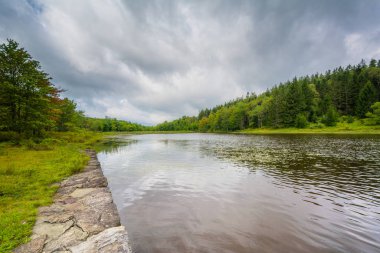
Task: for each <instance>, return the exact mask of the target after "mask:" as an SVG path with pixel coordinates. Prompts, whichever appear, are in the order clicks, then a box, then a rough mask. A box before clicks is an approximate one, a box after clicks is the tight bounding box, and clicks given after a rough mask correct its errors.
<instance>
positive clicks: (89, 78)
mask: <svg viewBox="0 0 380 253" xmlns="http://www.w3.org/2000/svg"><path fill="white" fill-rule="evenodd" d="M6 38H13V39H15V40H17V41H18V42H19V43H20V44H21V45H22V46H23V47H25V48H26V49H27V50H28V51H29V52H30V53H31V54H32V56H33V57H34V58H36V59H37V60H39V61H40V62H41V64H42V67H43V69H44V70H45V71H46V72H48V73H49V74H50V75H51V77H53V82H54V83H55V84H56V85H57V86H59V87H61V88H63V89H65V90H67V92H65V94H64V95H65V96H67V97H69V98H71V99H74V100H75V101H77V103H78V105H79V108H80V109H82V110H84V111H85V112H86V114H87V115H89V116H95V117H104V116H109V117H117V118H119V119H126V120H130V121H134V122H139V123H143V124H156V123H159V122H162V121H164V120H172V119H174V118H177V117H179V116H181V115H196V114H197V113H198V111H199V110H200V109H202V108H205V107H212V106H214V105H217V104H220V103H224V102H225V101H227V100H230V99H233V98H235V97H238V96H241V95H243V94H245V93H246V92H247V91H249V92H251V91H254V92H256V93H260V92H262V91H265V90H266V89H267V88H269V87H272V86H273V85H275V84H277V83H279V82H282V81H286V80H288V79H291V78H293V77H294V76H296V75H297V76H300V75H306V74H313V73H315V72H324V71H325V70H327V69H330V68H334V67H336V66H339V65H347V64H357V63H358V62H359V61H360V60H361V59H362V58H364V59H366V60H369V59H370V58H376V59H380V43H379V42H380V1H373V0H361V1H357V0H351V1H350V0H335V1H332V0H325V1H322V0H319V1H305V0H297V1H296V0H287V1H283V0H272V1H268V0H261V1H236V0H231V1H211V0H210V1H185V0H184V1H170V0H163V1H133V0H131V1H121V0H113V1H111V0H89V1H84V0H81V1H78V0H65V1H62V0H38V1H37V0H12V1H7V0H0V42H4V41H5V40H6Z"/></svg>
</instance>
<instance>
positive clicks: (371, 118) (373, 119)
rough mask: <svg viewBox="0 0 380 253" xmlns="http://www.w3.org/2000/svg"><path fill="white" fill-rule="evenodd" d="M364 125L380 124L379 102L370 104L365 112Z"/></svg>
mask: <svg viewBox="0 0 380 253" xmlns="http://www.w3.org/2000/svg"><path fill="white" fill-rule="evenodd" d="M366 116H367V117H368V119H366V121H365V123H366V125H380V102H376V103H374V104H373V105H371V111H370V112H368V113H367V114H366Z"/></svg>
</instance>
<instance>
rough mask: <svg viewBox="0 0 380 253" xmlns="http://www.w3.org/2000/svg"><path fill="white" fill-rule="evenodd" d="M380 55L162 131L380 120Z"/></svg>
mask: <svg viewBox="0 0 380 253" xmlns="http://www.w3.org/2000/svg"><path fill="white" fill-rule="evenodd" d="M379 101H380V60H378V61H376V60H374V59H372V60H371V61H370V62H369V64H366V62H365V61H364V60H362V61H361V62H360V63H359V64H357V65H348V66H347V67H345V68H343V67H338V68H336V69H334V70H332V71H331V70H328V71H326V72H325V73H324V74H319V73H317V74H314V75H311V76H304V77H300V78H297V77H295V78H294V79H293V80H291V81H287V82H285V83H280V84H278V85H275V86H274V87H273V88H271V89H268V90H267V91H266V92H264V93H262V94H260V95H256V94H255V93H247V94H246V96H243V97H240V98H237V99H235V100H232V101H229V102H226V103H225V104H223V105H218V106H215V107H213V108H210V109H209V108H206V109H203V110H201V111H200V112H199V114H198V116H194V117H188V116H184V117H182V118H180V119H177V120H174V121H171V122H164V123H161V124H159V125H157V126H156V129H157V130H161V131H176V130H189V131H201V132H214V131H237V130H244V129H257V128H274V129H278V128H290V127H295V128H306V127H309V128H324V127H331V126H335V125H336V124H337V122H347V123H352V122H354V121H358V122H359V123H360V124H363V125H379V124H380V102H379Z"/></svg>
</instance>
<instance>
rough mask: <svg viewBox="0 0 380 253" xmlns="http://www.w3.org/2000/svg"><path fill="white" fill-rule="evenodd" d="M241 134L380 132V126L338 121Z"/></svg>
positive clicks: (257, 130)
mask: <svg viewBox="0 0 380 253" xmlns="http://www.w3.org/2000/svg"><path fill="white" fill-rule="evenodd" d="M234 133H241V134H380V126H366V125H363V124H362V123H361V122H360V121H355V122H353V123H347V122H338V124H337V125H336V126H333V127H326V126H323V125H322V126H321V125H319V124H311V125H309V126H308V127H307V128H255V129H245V130H241V131H236V132H234Z"/></svg>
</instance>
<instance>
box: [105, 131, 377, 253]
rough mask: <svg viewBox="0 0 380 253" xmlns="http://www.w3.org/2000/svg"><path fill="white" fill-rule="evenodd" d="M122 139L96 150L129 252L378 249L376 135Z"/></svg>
mask: <svg viewBox="0 0 380 253" xmlns="http://www.w3.org/2000/svg"><path fill="white" fill-rule="evenodd" d="M121 142H124V144H123V145H121V146H118V148H115V147H116V146H117V145H116V146H115V145H114V147H113V148H112V149H109V150H107V151H106V152H103V153H100V154H99V159H100V161H101V163H102V167H103V170H104V173H105V174H106V176H107V177H108V179H109V183H110V187H111V190H112V193H113V195H114V198H115V201H116V204H117V206H118V209H119V211H120V213H121V219H122V223H123V224H125V225H126V226H127V227H128V230H129V234H130V237H131V240H132V242H133V247H134V249H135V251H136V252H379V251H380V246H379V245H380V169H379V168H380V153H379V150H380V138H379V137H376V136H321V135H317V136H310V135H284V136H282V135H275V136H240V135H212V134H178V135H139V136H126V137H120V139H119V140H117V141H116V142H115V143H116V144H120V143H121ZM115 143H114V144H115ZM132 144H133V145H132Z"/></svg>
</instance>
